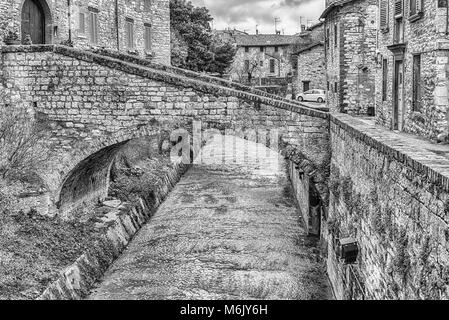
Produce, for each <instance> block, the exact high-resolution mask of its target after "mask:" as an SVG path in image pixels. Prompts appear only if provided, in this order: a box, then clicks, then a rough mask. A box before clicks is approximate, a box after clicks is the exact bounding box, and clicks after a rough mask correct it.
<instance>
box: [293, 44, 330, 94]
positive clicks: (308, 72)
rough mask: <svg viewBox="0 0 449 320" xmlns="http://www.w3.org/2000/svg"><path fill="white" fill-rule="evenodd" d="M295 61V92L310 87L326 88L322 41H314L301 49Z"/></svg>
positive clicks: (309, 88) (303, 90) (300, 91)
mask: <svg viewBox="0 0 449 320" xmlns="http://www.w3.org/2000/svg"><path fill="white" fill-rule="evenodd" d="M297 56H298V63H297V68H298V71H297V78H298V79H297V91H296V92H297V93H302V92H305V91H309V90H311V89H323V90H325V89H326V70H325V65H324V43H323V42H322V41H318V42H314V43H312V44H310V45H309V46H307V47H305V48H304V49H301V50H300V51H299V52H298V53H297Z"/></svg>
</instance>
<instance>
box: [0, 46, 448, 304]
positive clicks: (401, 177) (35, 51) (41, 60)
mask: <svg viewBox="0 0 449 320" xmlns="http://www.w3.org/2000/svg"><path fill="white" fill-rule="evenodd" d="M0 61H1V64H0V70H1V77H0V89H1V90H2V92H4V93H6V95H9V98H8V97H7V99H5V100H3V101H0V108H3V109H8V108H15V107H16V106H15V104H14V102H15V101H17V100H20V101H22V102H23V103H24V104H25V105H26V106H27V107H28V108H30V109H31V112H32V113H33V115H34V117H35V118H36V119H37V120H38V121H42V122H45V123H46V124H47V127H48V139H47V140H46V142H47V143H48V145H49V146H50V147H51V151H52V160H51V163H50V164H49V165H48V166H47V167H46V168H45V170H44V171H43V173H42V177H43V179H44V180H45V183H46V185H47V187H48V194H49V196H50V198H51V199H50V200H51V201H50V202H49V203H50V205H49V206H48V212H49V213H50V214H58V213H62V212H64V211H66V210H70V209H71V208H73V207H76V206H79V205H82V204H83V203H84V202H87V201H94V200H96V199H98V198H100V199H101V197H103V196H104V193H105V190H107V187H108V181H109V166H110V164H111V161H112V158H113V157H114V154H115V152H117V150H119V149H120V148H121V146H122V145H124V144H126V142H127V141H129V140H130V139H133V138H136V137H141V136H148V135H157V134H159V133H160V131H161V130H163V129H167V130H171V129H173V128H178V127H180V126H185V125H187V126H188V127H189V126H191V123H192V121H193V120H197V121H201V122H202V123H203V125H204V127H203V129H208V128H213V129H218V130H223V129H227V128H231V129H232V128H235V129H236V130H238V129H242V130H243V129H245V130H243V131H245V132H243V135H244V136H246V137H247V138H248V139H254V140H255V139H257V141H260V140H259V137H257V138H256V137H255V136H254V135H251V134H248V132H250V131H252V130H253V131H254V130H260V129H263V130H264V131H265V132H270V133H271V132H272V131H276V130H278V132H279V137H280V139H279V140H280V145H279V149H278V150H279V151H280V152H282V154H283V155H284V156H285V157H286V159H287V160H288V161H289V173H290V177H291V181H292V184H293V186H294V188H293V189H294V191H295V195H296V198H297V200H298V202H299V204H300V211H301V212H300V215H301V216H302V217H303V218H304V220H305V221H306V225H307V228H308V232H309V233H310V234H312V235H313V234H315V235H319V236H320V237H322V239H323V240H324V241H323V242H324V244H325V245H324V247H325V253H326V258H327V269H328V274H329V278H330V280H331V283H332V286H333V288H334V292H335V295H336V297H337V298H341V299H343V298H348V299H349V298H353V299H356V298H365V299H374V298H378V299H384V298H385V299H386V298H389V299H406V298H423V299H424V298H442V299H447V298H448V284H449V253H448V250H449V229H448V222H449V217H448V213H449V172H448V170H447V167H448V166H447V163H448V162H447V161H448V159H447V154H448V153H449V150H448V148H447V147H444V146H437V145H430V144H429V145H423V143H424V142H423V141H420V140H417V139H413V138H411V137H406V136H404V135H402V134H399V133H395V132H389V131H387V130H384V129H383V128H382V127H378V126H375V125H373V124H371V123H370V122H369V121H367V120H360V119H356V118H353V117H351V116H350V115H344V114H328V113H325V112H322V111H319V110H314V109H310V108H307V107H304V106H302V105H301V104H298V103H295V102H293V101H289V100H285V99H283V98H280V97H276V96H272V95H270V94H268V93H265V92H260V91H257V90H254V89H252V88H248V87H245V86H242V85H241V84H237V83H232V82H227V81H224V80H222V79H217V78H212V77H208V76H204V75H201V74H197V73H194V72H190V71H186V70H182V69H178V68H173V67H169V66H164V65H160V64H154V63H151V62H149V61H147V60H142V59H139V58H137V57H135V56H131V55H124V54H118V53H114V52H110V51H107V50H97V51H96V53H95V52H88V51H81V50H77V49H73V48H69V47H64V46H54V45H49V46H8V47H2V50H1V60H0ZM248 130H249V131H248ZM270 139H271V138H270ZM271 142H274V140H273V141H272V140H270V146H272V144H271ZM49 168H50V169H49ZM347 239H353V240H354V241H355V242H356V243H357V245H358V255H357V257H356V261H355V262H354V263H350V264H348V263H346V262H345V261H344V260H343V259H342V253H341V243H342V242H345V241H348V240H347Z"/></svg>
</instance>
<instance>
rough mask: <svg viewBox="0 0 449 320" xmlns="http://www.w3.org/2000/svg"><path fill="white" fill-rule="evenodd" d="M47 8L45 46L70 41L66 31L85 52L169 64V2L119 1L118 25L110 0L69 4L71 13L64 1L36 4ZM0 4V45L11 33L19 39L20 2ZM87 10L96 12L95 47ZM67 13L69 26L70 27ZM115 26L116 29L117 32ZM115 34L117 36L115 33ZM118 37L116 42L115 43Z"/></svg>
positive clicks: (1, 1) (46, 0) (8, 0)
mask: <svg viewBox="0 0 449 320" xmlns="http://www.w3.org/2000/svg"><path fill="white" fill-rule="evenodd" d="M37 1H38V2H40V3H42V5H43V7H45V8H48V14H46V18H45V19H46V39H45V42H46V43H47V44H51V43H61V42H64V41H67V40H68V39H69V30H70V32H71V35H72V42H73V44H74V46H75V47H77V48H82V49H87V48H90V47H104V48H109V49H115V50H120V51H123V52H128V51H131V52H133V53H136V54H139V55H141V56H142V57H146V58H149V59H152V60H153V61H154V62H158V63H163V64H170V56H171V55H170V9H169V1H168V0H151V1H148V3H149V4H150V6H149V7H146V6H145V2H146V1H144V0H119V1H118V7H117V8H118V21H117V20H116V7H115V1H112V0H108V1H106V0H89V1H82V0H72V1H71V6H70V9H69V7H68V6H67V1H60V0H37ZM12 2H13V4H12V5H11V0H0V45H1V44H2V42H3V37H4V35H5V33H6V32H7V31H9V30H13V31H15V32H17V33H18V34H19V37H20V35H21V10H22V8H21V6H22V4H23V1H22V0H12ZM89 8H92V9H96V10H98V43H92V42H91V41H90V33H89V32H90V31H89V30H90V29H89V28H90V27H89V26H90V15H89ZM69 12H70V17H71V18H70V23H69ZM82 15H84V25H85V29H84V32H83V31H82V29H81V27H80V26H81V22H80V21H81V18H80V16H82ZM126 19H128V20H129V19H131V20H132V21H133V25H134V28H133V30H134V33H133V34H134V48H128V46H127V38H126V32H125V30H126V29H125V27H126V26H125V23H126ZM117 23H118V29H117ZM145 25H150V26H151V43H152V48H151V50H145V42H144V30H145ZM117 30H118V32H117ZM117 35H118V39H119V41H117Z"/></svg>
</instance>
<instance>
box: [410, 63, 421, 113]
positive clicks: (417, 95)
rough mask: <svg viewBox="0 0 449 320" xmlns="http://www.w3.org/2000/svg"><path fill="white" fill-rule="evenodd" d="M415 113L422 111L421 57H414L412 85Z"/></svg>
mask: <svg viewBox="0 0 449 320" xmlns="http://www.w3.org/2000/svg"><path fill="white" fill-rule="evenodd" d="M412 88H413V92H412V106H413V111H420V109H421V108H420V100H421V55H420V54H415V55H413V84H412Z"/></svg>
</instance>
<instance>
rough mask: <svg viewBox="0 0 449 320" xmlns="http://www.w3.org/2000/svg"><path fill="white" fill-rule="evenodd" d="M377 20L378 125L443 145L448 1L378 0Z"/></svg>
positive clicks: (445, 133) (448, 47)
mask: <svg viewBox="0 0 449 320" xmlns="http://www.w3.org/2000/svg"><path fill="white" fill-rule="evenodd" d="M379 17H380V18H379V35H378V39H379V40H378V52H377V55H376V58H377V69H376V70H377V72H376V95H375V101H376V114H377V117H376V119H377V122H378V123H380V124H382V125H385V126H386V127H389V128H390V129H393V130H401V131H406V132H410V133H416V134H419V135H422V136H425V137H427V138H431V139H437V140H447V137H448V119H449V118H448V117H449V113H448V88H449V81H448V77H449V76H448V70H449V64H448V63H449V60H448V57H449V35H448V11H447V1H437V0H400V1H399V0H396V1H395V0H381V1H380V14H379Z"/></svg>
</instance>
